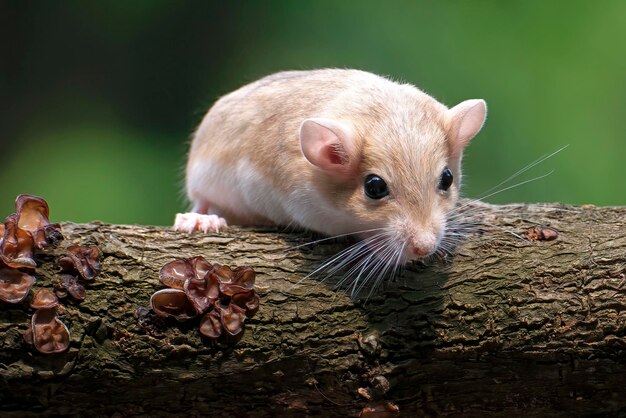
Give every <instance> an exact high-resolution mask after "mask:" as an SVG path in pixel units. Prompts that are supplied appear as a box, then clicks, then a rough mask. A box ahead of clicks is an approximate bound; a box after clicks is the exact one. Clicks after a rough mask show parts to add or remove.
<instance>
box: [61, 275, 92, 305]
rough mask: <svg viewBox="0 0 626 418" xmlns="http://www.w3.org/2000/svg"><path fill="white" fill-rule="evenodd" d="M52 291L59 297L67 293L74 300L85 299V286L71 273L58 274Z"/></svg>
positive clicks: (63, 296)
mask: <svg viewBox="0 0 626 418" xmlns="http://www.w3.org/2000/svg"><path fill="white" fill-rule="evenodd" d="M54 291H55V293H56V294H57V296H58V297H59V298H61V299H63V298H65V297H66V296H67V295H68V294H69V295H70V296H71V297H72V299H74V300H77V301H83V300H85V288H84V287H83V285H81V284H80V283H78V278H77V277H76V276H74V275H72V274H59V281H58V282H57V284H56V285H55V286H54Z"/></svg>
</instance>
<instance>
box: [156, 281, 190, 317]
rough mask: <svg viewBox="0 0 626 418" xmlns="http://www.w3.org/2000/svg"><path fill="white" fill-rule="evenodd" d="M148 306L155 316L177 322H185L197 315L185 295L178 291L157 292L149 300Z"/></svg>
mask: <svg viewBox="0 0 626 418" xmlns="http://www.w3.org/2000/svg"><path fill="white" fill-rule="evenodd" d="M150 306H151V307H152V310H153V311H154V312H155V313H156V314H157V315H159V316H162V317H173V318H176V320H178V321H186V320H188V319H191V318H193V317H195V316H196V315H197V314H196V310H195V308H194V306H193V305H192V304H191V302H190V301H189V299H187V295H186V294H185V292H184V291H182V290H180V289H163V290H159V291H158V292H156V293H155V294H153V295H152V297H151V298H150Z"/></svg>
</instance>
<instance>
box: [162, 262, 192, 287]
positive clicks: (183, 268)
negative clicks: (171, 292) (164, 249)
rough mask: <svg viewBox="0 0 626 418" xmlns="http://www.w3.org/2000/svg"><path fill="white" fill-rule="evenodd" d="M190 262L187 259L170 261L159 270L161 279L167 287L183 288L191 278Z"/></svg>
mask: <svg viewBox="0 0 626 418" xmlns="http://www.w3.org/2000/svg"><path fill="white" fill-rule="evenodd" d="M189 276H190V274H189V264H188V263H187V260H174V261H170V262H169V263H167V264H166V265H164V266H163V267H161V270H160V271H159V280H161V283H163V284H164V285H165V286H167V287H171V288H172V289H179V290H183V288H184V286H185V282H186V281H187V279H188V278H189Z"/></svg>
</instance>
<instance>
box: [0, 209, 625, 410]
mask: <svg viewBox="0 0 626 418" xmlns="http://www.w3.org/2000/svg"><path fill="white" fill-rule="evenodd" d="M466 216H467V220H468V223H471V224H474V227H473V228H472V229H471V231H470V232H468V233H467V237H466V239H465V240H464V241H463V242H462V244H461V245H460V246H459V247H458V248H457V249H456V254H455V256H454V257H450V258H449V259H448V260H447V261H446V262H438V261H434V262H432V263H429V265H426V266H424V265H411V266H409V267H408V268H407V269H406V270H405V271H404V272H403V273H402V274H401V276H400V277H399V278H398V279H397V280H396V282H395V283H390V284H388V285H387V286H385V289H380V290H379V291H376V292H375V294H374V295H373V296H372V297H371V298H369V299H368V300H367V302H365V301H364V300H362V299H361V300H353V299H351V298H350V297H349V296H347V295H346V294H345V293H344V292H341V291H337V290H333V288H332V285H333V283H335V282H336V281H337V280H338V279H339V278H340V276H338V277H335V278H332V279H330V280H328V281H325V282H320V281H318V280H315V279H306V280H302V279H303V278H304V277H305V276H306V275H307V274H308V273H310V272H311V271H313V270H315V268H316V267H318V266H319V265H320V264H321V263H322V262H323V260H325V259H328V258H329V257H330V256H332V255H333V254H336V253H337V252H338V251H340V250H341V249H342V248H345V246H346V245H347V243H346V242H345V241H341V240H330V241H324V242H320V243H318V244H315V245H314V246H312V248H311V247H306V246H305V247H300V248H298V249H294V250H288V249H289V248H293V247H295V246H298V245H300V244H305V243H307V242H310V241H312V240H313V239H314V238H313V237H312V235H311V234H309V233H286V232H282V231H281V230H275V229H242V228H232V229H229V230H228V231H225V232H222V233H220V234H212V235H202V234H193V235H187V234H184V233H176V232H173V231H172V230H171V229H169V228H158V227H143V226H122V225H107V224H101V223H93V224H86V225H77V224H70V223H67V224H63V225H62V228H63V233H64V235H65V237H66V240H65V242H62V243H61V244H60V246H59V247H58V248H56V249H54V250H53V252H52V254H48V255H45V254H44V255H41V256H40V257H39V268H38V269H37V271H36V274H35V275H36V277H37V279H38V282H37V284H36V286H37V287H41V286H45V287H51V286H52V283H54V281H55V280H56V279H55V274H56V272H57V271H58V267H57V266H56V261H55V260H56V258H55V257H56V256H58V255H60V254H61V253H62V249H63V247H65V246H67V245H69V244H70V243H71V244H80V245H86V244H96V245H98V246H99V247H100V249H101V251H102V252H103V260H102V272H101V274H100V276H99V277H98V278H96V281H95V282H94V283H93V284H91V285H88V287H87V298H86V299H85V300H84V301H83V302H82V303H80V304H76V303H74V304H72V303H65V304H64V306H63V312H62V314H61V318H62V320H63V321H64V322H65V323H66V324H67V325H68V327H69V328H70V330H71V333H72V337H71V340H72V341H71V346H70V349H69V351H67V352H66V353H63V354H58V355H48V356H45V355H43V354H39V353H37V352H35V351H34V350H33V349H32V348H30V347H29V346H28V345H27V344H26V343H25V342H24V341H23V339H22V334H23V332H24V331H25V330H26V328H27V322H28V318H29V317H30V315H31V313H32V312H29V310H28V309H27V308H25V307H24V306H12V305H3V306H0V347H2V350H1V351H0V400H1V402H0V414H1V415H2V416H7V417H18V416H19V417H24V416H35V414H40V415H37V416H53V415H54V416H56V415H76V416H79V415H85V414H86V413H88V414H89V415H91V416H111V415H113V414H116V413H117V414H121V415H122V416H138V415H149V416H168V415H171V414H175V413H180V414H183V413H184V414H187V415H190V416H199V415H219V416H271V415H294V416H302V415H303V414H305V413H311V414H314V413H319V414H323V415H325V416H333V415H336V416H346V415H358V414H359V412H360V411H361V410H362V408H363V407H365V406H366V405H370V406H377V405H381V404H383V403H384V402H385V401H390V402H392V403H394V404H396V405H397V406H398V407H399V409H400V412H401V414H406V415H407V416H412V415H416V414H419V415H425V414H427V415H434V414H439V415H459V414H464V415H481V416H484V415H490V414H491V415H505V414H511V415H521V414H523V415H525V416H542V415H546V414H550V415H553V416H554V415H563V416H570V415H572V414H576V415H581V414H591V413H594V414H602V413H612V414H617V413H619V412H621V413H624V412H626V389H624V388H625V387H626V366H625V362H626V357H625V352H624V350H625V348H626V338H625V330H626V294H625V292H624V283H626V207H618V208H592V207H572V206H565V205H508V206H490V205H483V204H471V205H470V206H468V210H467V213H466ZM536 226H539V227H546V226H547V227H550V228H552V229H546V230H544V231H545V232H546V234H547V235H546V236H544V238H548V239H550V238H554V237H553V236H550V234H552V232H551V231H553V230H554V231H558V237H556V239H553V240H549V241H548V240H529V239H528V238H527V236H531V237H533V238H537V237H539V238H541V228H539V229H536V230H533V231H531V234H530V235H528V230H529V228H533V227H536ZM533 233H534V236H533ZM195 255H203V256H204V257H205V258H206V259H207V260H209V262H218V263H221V264H228V265H231V266H236V265H250V266H252V267H253V268H254V269H255V270H256V272H257V289H258V292H259V295H260V297H261V308H260V310H259V312H258V313H257V315H256V316H255V317H254V318H252V319H251V320H249V321H247V322H246V330H245V334H244V337H243V339H242V340H241V341H239V342H238V343H237V344H235V345H223V344H215V343H211V342H209V341H206V340H204V339H202V338H201V337H200V334H199V333H198V332H197V321H195V322H194V321H190V322H189V323H177V322H175V321H173V322H172V321H163V320H159V319H158V318H156V317H155V316H154V315H150V314H148V315H145V314H142V313H141V312H138V308H139V307H147V306H148V303H149V299H150V296H151V294H152V293H154V291H156V290H158V289H160V288H162V287H163V286H161V284H160V283H159V281H158V271H159V269H160V267H161V266H162V265H163V264H165V263H166V262H168V261H170V260H172V259H174V258H182V257H189V256H195ZM140 311H141V310H140ZM359 393H360V394H359ZM367 397H370V398H371V400H367V399H366V398H367ZM118 416H119V415H118Z"/></svg>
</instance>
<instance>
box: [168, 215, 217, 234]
mask: <svg viewBox="0 0 626 418" xmlns="http://www.w3.org/2000/svg"><path fill="white" fill-rule="evenodd" d="M226 228H228V224H227V223H226V219H224V218H221V217H219V216H217V215H204V214H201V213H193V212H189V213H177V214H176V220H175V221H174V230H176V231H185V232H189V233H191V232H194V231H202V232H204V233H208V232H220V229H226Z"/></svg>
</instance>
